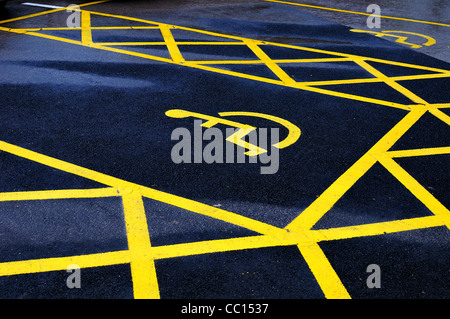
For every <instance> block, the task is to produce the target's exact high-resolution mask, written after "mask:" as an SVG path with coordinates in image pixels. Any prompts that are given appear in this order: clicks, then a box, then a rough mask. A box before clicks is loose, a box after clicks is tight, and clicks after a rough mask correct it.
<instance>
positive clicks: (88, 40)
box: [81, 11, 92, 46]
mask: <svg viewBox="0 0 450 319" xmlns="http://www.w3.org/2000/svg"><path fill="white" fill-rule="evenodd" d="M81 43H83V45H88V46H89V45H91V44H92V31H91V14H90V13H89V12H86V11H81Z"/></svg>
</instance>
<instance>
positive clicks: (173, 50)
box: [0, 10, 450, 110]
mask: <svg viewBox="0 0 450 319" xmlns="http://www.w3.org/2000/svg"><path fill="white" fill-rule="evenodd" d="M80 11H81V10H80ZM83 11H86V10H83ZM87 12H89V13H90V14H91V16H92V15H94V14H95V15H100V16H107V17H115V18H122V19H127V20H130V21H140V22H144V23H148V24H150V25H152V26H155V25H157V26H158V27H159V28H162V32H165V34H166V38H167V39H166V45H168V49H169V48H170V49H169V52H170V54H171V55H172V59H166V58H161V57H157V56H152V55H148V54H142V53H138V52H133V51H127V50H122V49H118V48H114V47H109V46H106V45H99V44H90V45H89V47H91V48H96V49H101V50H106V51H111V52H116V53H120V54H127V55H132V56H136V57H141V58H145V59H151V60H155V61H161V62H166V63H173V64H177V65H184V66H188V67H192V68H197V69H201V70H204V71H210V72H215V73H221V74H225V75H230V76H236V77H241V78H245V79H249V80H255V81H261V82H265V83H270V84H276V85H283V86H287V87H293V88H296V89H302V90H306V91H311V92H316V93H319V94H326V95H330V96H335V97H340V98H346V99H351V100H357V101H361V102H366V103H373V104H378V105H384V106H388V107H394V108H399V109H404V110H410V109H411V107H416V108H417V106H410V105H402V104H398V103H395V102H390V101H383V100H379V99H376V98H368V97H363V96H358V95H352V94H346V93H341V92H336V91H331V90H326V89H323V88H318V87H314V84H312V85H311V86H309V85H305V84H303V83H296V82H295V81H293V80H292V79H291V78H290V77H289V76H288V75H287V74H286V72H284V70H282V68H280V67H279V66H278V64H277V63H278V62H275V61H274V60H271V59H270V58H269V57H268V56H267V55H266V54H265V52H263V50H261V48H260V47H259V46H260V45H261V46H262V45H274V46H280V47H287V48H293V49H297V50H304V51H310V52H318V53H324V54H327V55H330V56H331V57H330V58H328V59H323V61H324V62H325V61H326V60H329V61H331V59H338V58H344V59H350V60H354V59H359V60H362V61H369V60H371V61H376V62H380V63H387V64H392V65H400V66H407V67H415V68H417V69H423V70H430V71H435V72H441V73H445V74H450V71H447V70H440V69H436V68H429V67H423V66H417V65H411V64H409V65H408V64H404V63H397V62H395V61H388V60H382V59H373V58H369V57H361V56H356V55H351V54H344V53H339V52H331V51H325V50H318V49H312V48H307V47H299V46H292V45H285V44H277V43H271V42H263V41H257V40H252V39H245V38H241V37H236V36H230V35H224V34H219V33H215V32H209V31H203V30H197V29H192V28H185V27H179V26H172V25H167V24H162V23H157V22H152V21H147V20H142V19H136V18H131V17H123V16H117V15H111V14H104V13H98V12H91V11H87ZM171 28H175V29H180V30H187V31H192V32H197V33H202V34H208V35H213V36H217V37H222V38H227V39H233V40H239V41H240V42H241V43H242V42H245V41H247V43H246V44H247V45H248V43H250V45H251V46H252V48H254V49H255V50H257V51H256V52H257V53H258V54H260V55H261V54H262V57H263V59H262V60H264V61H262V62H263V63H265V64H266V65H267V63H269V64H268V67H269V69H271V70H272V71H274V73H275V74H276V75H277V76H278V77H282V78H283V80H284V81H280V80H274V79H271V78H265V77H260V76H254V75H250V74H245V73H240V72H233V71H229V70H224V69H220V68H215V67H211V66H208V65H202V63H204V61H199V62H200V63H196V62H195V61H193V62H187V61H184V59H183V57H182V55H181V53H179V52H180V51H179V48H178V46H177V43H176V42H175V41H174V40H173V41H174V42H172V39H173V36H172V35H171V33H170V29H171ZM0 30H4V31H10V32H16V33H20V32H18V31H12V30H11V29H0ZM164 30H165V31H164ZM26 34H30V35H34V36H40V37H43V38H48V39H52V40H57V41H63V42H67V43H72V44H78V45H80V44H81V45H83V44H82V43H80V42H78V41H73V40H69V39H62V38H58V37H53V36H47V35H43V34H39V33H29V32H27V33H26ZM167 41H168V43H169V44H168V43H167ZM114 44H115V43H114ZM178 53H179V54H178ZM214 62H215V63H216V64H219V63H224V64H225V63H227V62H228V61H214ZM442 76H443V75H442V74H440V75H437V76H436V77H442ZM430 78H432V77H430ZM420 104H423V103H420Z"/></svg>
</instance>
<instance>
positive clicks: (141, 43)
mask: <svg viewBox="0 0 450 319" xmlns="http://www.w3.org/2000/svg"><path fill="white" fill-rule="evenodd" d="M96 44H101V45H110V46H115V45H125V46H126V45H167V43H166V42H96ZM176 44H177V45H178V46H179V45H245V44H244V43H239V42H176Z"/></svg>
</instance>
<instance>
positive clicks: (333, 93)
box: [295, 82, 411, 111]
mask: <svg viewBox="0 0 450 319" xmlns="http://www.w3.org/2000/svg"><path fill="white" fill-rule="evenodd" d="M295 87H296V88H299V89H302V90H305V91H311V92H316V93H320V94H325V95H330V96H335V97H340V98H344V99H349V100H355V101H360V102H366V103H373V104H378V105H384V106H388V107H393V108H397V109H402V110H406V111H410V110H411V107H410V106H408V105H403V104H399V103H395V102H390V101H385V100H380V99H375V98H370V97H364V96H359V95H354V94H348V93H341V92H337V91H332V90H327V89H324V88H319V87H315V86H308V85H304V84H303V83H301V82H298V83H297V84H296V85H295Z"/></svg>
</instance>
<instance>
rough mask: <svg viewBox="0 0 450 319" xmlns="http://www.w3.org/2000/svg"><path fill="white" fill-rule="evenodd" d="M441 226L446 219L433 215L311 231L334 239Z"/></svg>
mask: <svg viewBox="0 0 450 319" xmlns="http://www.w3.org/2000/svg"><path fill="white" fill-rule="evenodd" d="M439 226H445V220H442V219H441V218H439V217H438V216H435V215H433V216H426V217H417V218H411V219H402V220H394V221H388V222H381V223H374V224H366V225H357V226H346V227H338V228H330V229H320V230H311V232H312V233H319V234H320V236H318V237H319V238H321V239H320V241H332V240H342V239H350V238H359V237H366V236H379V235H384V234H391V233H398V232H404V231H411V230H416V229H424V228H432V227H439Z"/></svg>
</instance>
